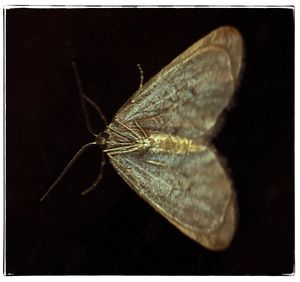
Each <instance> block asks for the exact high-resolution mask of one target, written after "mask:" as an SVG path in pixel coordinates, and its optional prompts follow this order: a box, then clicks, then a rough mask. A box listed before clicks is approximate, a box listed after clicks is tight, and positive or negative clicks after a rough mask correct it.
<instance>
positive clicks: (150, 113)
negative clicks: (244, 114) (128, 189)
mask: <svg viewBox="0 0 300 282" xmlns="http://www.w3.org/2000/svg"><path fill="white" fill-rule="evenodd" d="M242 54H243V42H242V38H241V36H240V34H239V32H238V31H237V30H236V29H234V28H232V27H221V28H219V29H216V30H215V31H213V32H212V33H210V34H208V35H207V36H206V37H204V38H203V39H201V40H199V41H198V42H196V43H195V44H194V45H192V46H191V47H190V48H188V49H187V50H186V51H185V52H183V53H182V54H181V55H180V56H178V57H177V58H176V59H175V60H173V61H172V62H171V63H170V64H169V65H168V66H166V67H165V68H164V69H162V70H161V71H160V72H159V73H158V74H157V75H156V76H154V77H153V78H152V79H151V80H149V81H148V82H147V83H146V84H145V85H144V86H143V88H142V89H141V90H139V91H137V92H136V93H135V94H134V95H133V96H132V97H131V98H130V99H129V101H128V102H127V103H126V104H125V105H124V106H123V107H122V108H121V109H120V110H119V111H118V113H117V114H116V115H115V118H114V119H116V120H120V121H122V122H123V123H124V122H130V121H132V120H135V121H138V122H139V124H140V125H141V126H142V127H143V128H144V129H145V130H152V131H162V129H163V131H165V132H168V133H170V134H175V135H177V136H182V137H187V138H191V139H197V138H201V137H202V136H203V135H208V134H209V133H210V132H211V130H212V129H213V127H214V125H215V124H216V122H217V119H218V117H219V116H220V114H221V113H222V112H223V110H224V109H225V108H226V107H227V106H228V104H229V102H230V100H231V98H232V95H233V92H234V89H235V88H236V86H237V84H238V81H239V74H240V70H241V65H242Z"/></svg>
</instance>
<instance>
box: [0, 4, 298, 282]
mask: <svg viewBox="0 0 300 282" xmlns="http://www.w3.org/2000/svg"><path fill="white" fill-rule="evenodd" d="M1 4H2V8H6V9H12V8H14V7H21V6H22V7H26V6H27V7H28V5H30V7H29V8H33V7H32V6H35V7H39V8H56V5H59V6H60V8H62V6H65V5H70V6H69V7H72V8H82V7H86V6H87V5H92V6H100V5H105V6H107V7H112V6H115V5H119V6H123V5H126V6H128V5H129V6H136V5H137V6H142V5H148V6H151V7H153V6H155V5H159V6H162V5H168V6H175V5H176V6H177V5H180V6H182V7H187V6H190V5H192V6H193V5H199V4H201V5H202V6H203V5H207V6H209V7H216V6H219V5H222V6H232V5H234V6H235V5H236V6H238V7H249V6H251V7H252V8H255V7H254V6H257V7H258V8H261V7H263V6H267V7H270V6H271V7H276V6H295V7H296V1H295V0H294V1H287V0H286V1H283V0H281V1H279V0H273V1H271V0H269V1H266V0H256V1H254V0H251V1H249V0H248V1H244V2H242V1H227V2H226V1H221V0H219V1H216V0H214V1H212V0H211V1H201V2H200V1H199V0H198V1H197V0H194V1H191V0H185V1H170V0H169V1H166V0H165V1H162V0H151V1H148V0H144V1H142V0H139V1H137V0H136V1H124V0H123V1H121V0H118V1H116V0H110V1H109V0H104V1H92V0H86V1H74V0H73V1H53V0H52V1H43V5H41V1H38V0H35V1H34V0H27V1H22V0H18V1H12V0H7V1H2V2H1ZM83 4H84V5H83ZM242 4H243V5H242ZM49 5H52V6H49ZM212 5H214V6H212ZM245 5H246V6H245ZM66 8H67V7H66ZM296 12H297V9H295V30H296V34H295V50H299V38H298V36H297V30H298V21H297V16H296ZM3 13H4V11H2V13H1V19H0V20H1V24H2V25H3ZM0 32H1V34H0V36H1V39H3V26H2V28H1V31H0ZM3 46H4V45H3V44H1V45H0V48H1V49H0V50H1V51H2V52H1V53H2V54H3ZM3 58H4V57H3V55H2V60H1V65H0V86H1V87H2V89H3V73H2V71H3ZM298 66H299V56H297V52H296V54H295V78H296V79H295V203H299V192H298V191H297V189H299V175H300V174H299V173H300V171H299V165H298V163H299V162H298V160H299V158H298V156H299V153H298V151H299V150H298V147H297V143H298V141H299V140H300V139H299V132H300V130H299V129H300V128H299V115H300V113H299V111H298V109H299V98H297V94H296V93H298V89H299V79H297V78H299V76H298V74H299V71H298ZM299 95H300V94H299ZM3 105H4V104H3V103H1V105H0V113H1V114H0V125H2V128H4V127H3V126H4V120H3V117H4V116H3V114H4V111H3V110H4V108H3ZM1 132H3V131H1ZM3 141H4V138H0V147H2V148H3V150H1V151H0V157H1V159H2V160H3V157H4V155H3V152H4V150H5V148H4V147H3V146H4V144H3ZM3 164H4V162H2V165H3ZM3 172H4V171H3V168H2V167H1V168H0V182H1V183H4V178H3ZM0 194H1V200H2V201H1V202H2V203H3V193H0ZM299 209H300V208H298V205H297V204H296V205H295V216H296V219H298V217H297V215H298V214H299ZM295 224H296V225H295V232H296V233H295V234H296V235H295V238H299V232H298V230H299V228H298V227H299V225H298V224H297V220H296V222H295ZM0 226H1V228H3V217H0ZM2 236H3V230H1V232H0V241H1V244H2V245H1V247H2V250H3V246H4V245H3V237H2ZM295 244H296V245H295V246H296V248H295V256H296V257H295V260H296V264H295V267H296V269H295V272H296V275H294V276H293V277H292V279H295V278H296V277H297V274H298V272H299V269H298V267H297V258H298V253H299V248H298V244H297V241H296V242H295ZM0 263H1V264H2V265H3V256H1V259H0ZM298 276H299V275H298ZM2 278H4V276H3V275H2V276H0V279H2ZM60 278H61V277H59V276H47V277H43V278H42V279H43V281H49V280H51V279H60ZM290 278H291V277H290ZM9 279H22V281H25V282H26V281H33V280H36V279H39V280H40V279H41V277H39V276H15V277H10V278H9ZM63 279H64V280H70V281H71V279H72V281H75V280H78V279H83V277H82V276H64V277H63ZM84 279H90V280H95V281H96V280H97V281H99V279H101V280H105V281H116V280H119V279H122V280H123V281H126V280H127V281H133V280H135V281H137V280H140V279H141V277H137V276H135V277H132V276H124V277H120V276H101V277H99V276H84ZM142 279H143V280H147V281H149V279H151V281H152V280H154V279H155V280H162V279H163V280H165V279H168V277H154V276H143V278H142ZM170 279H172V282H173V281H182V279H183V278H182V277H181V276H172V277H171V278H170ZM184 279H189V280H194V281H197V282H198V281H199V279H201V281H202V280H204V281H208V280H211V281H212V280H213V281H215V280H222V281H232V280H235V281H237V279H238V281H241V280H242V281H249V280H250V279H251V280H252V279H255V280H257V279H263V280H264V281H267V280H270V279H272V281H274V280H279V279H280V280H281V279H285V277H280V276H279V277H278V276H277V277H273V276H263V277H258V276H242V277H238V276H234V277H222V276H217V277H216V276H208V277H207V276H205V277H184ZM196 279H197V280H196ZM224 279H225V280H224Z"/></svg>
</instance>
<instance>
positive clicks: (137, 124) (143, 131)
mask: <svg viewBox="0 0 300 282" xmlns="http://www.w3.org/2000/svg"><path fill="white" fill-rule="evenodd" d="M133 122H134V123H135V125H136V127H138V129H139V130H140V131H141V132H142V133H143V135H144V137H145V138H148V135H147V133H146V132H145V130H144V129H143V128H142V127H141V125H140V124H139V123H138V122H137V121H135V120H134V121H133Z"/></svg>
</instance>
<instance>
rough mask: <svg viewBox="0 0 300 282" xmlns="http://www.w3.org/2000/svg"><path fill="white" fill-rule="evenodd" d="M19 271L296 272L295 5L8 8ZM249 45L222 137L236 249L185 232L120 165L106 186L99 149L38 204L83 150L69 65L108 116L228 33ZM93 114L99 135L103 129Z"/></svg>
mask: <svg viewBox="0 0 300 282" xmlns="http://www.w3.org/2000/svg"><path fill="white" fill-rule="evenodd" d="M6 15H7V17H6V32H7V33H6V63H7V71H6V74H7V83H6V90H7V94H6V99H7V143H6V146H7V147H6V149H7V159H6V161H7V163H6V166H7V174H6V176H7V179H6V180H7V186H6V188H7V189H6V216H7V222H6V243H5V244H6V273H8V274H16V275H20V274H170V275H172V274H194V275H195V274H271V275H273V274H282V273H291V272H293V265H294V169H293V168H294V157H293V156H294V141H293V140H294V139H293V137H294V134H293V132H294V120H293V117H294V21H293V10H292V9H274V8H273V9H196V8H192V9H124V8H123V9H59V10H58V9H10V10H7V11H6ZM228 24H229V25H233V26H235V27H237V28H238V29H239V30H240V31H241V33H242V34H243V36H244V40H245V48H246V57H245V61H246V64H245V69H244V75H243V79H242V81H241V85H240V89H239V91H238V94H237V96H236V100H235V107H234V108H233V109H232V111H231V112H230V113H229V114H228V116H227V120H226V123H225V125H224V127H223V130H222V131H221V133H220V134H219V136H218V137H217V139H216V140H215V144H216V145H217V147H218V149H219V151H220V152H221V154H222V155H223V156H225V158H226V159H227V161H228V164H229V166H230V168H231V174H232V178H233V181H234V184H235V189H236V191H237V196H238V204H239V210H240V222H239V225H238V229H237V233H236V236H235V238H234V240H233V242H232V244H231V246H230V248H228V249H227V250H226V251H223V252H211V251H208V250H206V249H204V248H202V247H201V246H199V245H198V244H196V243H195V242H193V241H192V240H190V239H188V238H187V237H185V236H184V235H182V234H181V233H180V232H179V231H178V230H177V229H176V228H175V227H173V226H172V225H171V224H169V223H168V222H167V220H165V219H164V218H163V217H162V216H160V215H159V214H157V213H156V212H155V211H154V210H153V209H152V208H151V207H150V206H149V205H148V204H147V203H145V202H144V201H143V200H142V199H141V198H139V197H138V196H137V195H136V194H135V193H134V192H133V191H132V190H131V189H130V188H129V187H128V186H127V185H126V184H125V182H124V181H123V180H122V179H121V177H119V176H118V174H117V172H116V171H115V170H114V169H113V168H112V166H111V165H109V164H108V165H107V166H106V167H105V176H104V179H103V181H102V182H101V184H100V186H99V187H98V188H97V189H96V190H95V191H93V192H91V193H89V194H88V195H86V196H81V195H80V192H81V191H83V190H84V189H85V188H87V187H88V186H89V184H90V183H91V182H92V181H93V180H94V178H95V177H96V175H97V173H98V169H99V163H100V152H99V150H98V148H91V149H90V150H88V152H86V153H85V154H84V155H83V156H82V157H81V158H80V160H79V161H78V162H77V163H76V165H74V167H73V168H72V169H71V170H70V172H69V173H68V175H67V176H66V177H65V178H64V179H63V181H62V182H61V183H60V185H59V186H57V187H56V190H54V191H53V192H52V193H51V194H50V195H49V197H48V198H46V200H45V201H43V202H39V199H40V197H41V196H42V195H43V193H44V192H45V191H46V190H47V188H49V186H50V185H51V183H52V182H53V181H54V180H55V178H56V177H57V176H58V174H59V173H60V172H61V171H62V169H63V168H64V166H65V165H66V163H67V162H68V161H69V160H70V159H71V158H72V156H73V155H74V154H75V152H76V151H77V150H78V149H79V148H80V147H81V146H82V145H83V144H85V143H87V142H89V141H90V140H93V138H92V136H90V134H89V133H88V132H87V130H86V127H85V123H84V119H83V115H82V110H81V106H80V100H79V96H78V88H77V85H76V81H75V79H74V72H73V69H72V65H71V62H72V61H76V63H77V66H78V69H79V72H80V77H81V80H82V83H83V87H84V90H85V92H86V93H87V94H88V96H89V97H91V98H92V99H93V100H94V101H96V102H97V104H98V105H100V107H101V108H102V110H103V111H104V113H105V115H106V116H107V118H108V120H111V119H112V117H113V115H114V113H116V111H117V110H118V109H119V108H120V106H122V104H123V103H124V102H125V101H126V100H127V99H128V98H129V97H130V95H131V94H132V93H133V92H134V91H135V90H136V89H137V88H138V85H139V72H138V69H137V66H136V64H137V63H140V64H141V65H142V67H143V70H144V73H145V80H148V79H149V78H150V77H151V76H153V75H154V74H155V73H157V72H158V71H159V70H160V69H161V68H162V67H163V66H165V65H166V64H168V63H169V62H170V61H171V60H172V59H173V58H175V57H176V56H177V55H178V54H180V53H181V52H182V51H184V50H185V49H186V48H187V47H188V46H190V45H191V44H192V43H194V42H195V41H197V40H198V39H199V38H201V37H203V36H204V35H206V34H207V33H208V32H210V31H212V30H213V29H215V28H217V27H219V26H222V25H228ZM90 112H91V118H92V120H93V127H94V128H97V130H98V131H100V130H103V129H104V125H103V124H102V122H101V121H99V119H98V117H97V116H96V115H94V113H93V111H92V110H90Z"/></svg>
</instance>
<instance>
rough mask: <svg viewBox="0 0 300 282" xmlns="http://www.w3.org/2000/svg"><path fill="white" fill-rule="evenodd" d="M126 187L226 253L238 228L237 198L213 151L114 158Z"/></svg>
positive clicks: (189, 233) (187, 231)
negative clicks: (235, 204)
mask: <svg viewBox="0 0 300 282" xmlns="http://www.w3.org/2000/svg"><path fill="white" fill-rule="evenodd" d="M109 157H110V160H111V163H112V164H113V166H114V167H115V169H116V170H117V172H118V173H119V174H120V175H121V176H122V177H123V178H124V180H125V181H126V182H127V183H128V185H129V186H130V187H131V188H132V189H133V190H135V191H136V192H137V193H138V194H139V195H140V196H141V197H142V198H144V199H145V200H146V201H147V202H148V203H149V204H150V205H152V206H153V207H154V208H155V209H156V210H157V211H158V212H159V213H161V214H162V215H163V216H165V217H166V218H167V219H168V220H169V221H170V222H171V223H173V224H174V225H175V226H177V227H178V228H179V229H180V230H181V231H182V232H183V233H185V234H186V235H187V236H189V237H191V238H192V239H194V240H196V241H197V242H199V243H200V244H202V245H204V246H206V247H207V248H209V249H213V250H218V249H224V248H226V247H227V246H228V244H229V243H230V241H231V239H232V237H233V234H234V230H235V221H236V218H235V206H234V203H235V196H234V192H233V190H232V187H231V181H230V178H229V177H228V176H227V174H226V171H225V170H224V168H223V166H222V165H221V162H220V161H219V159H218V156H217V154H216V153H215V150H214V149H213V147H210V148H207V149H205V150H203V151H202V152H199V153H195V154H192V155H171V154H165V153H162V154H150V153H148V152H147V153H141V152H134V153H130V154H119V155H117V154H116V155H110V154H109Z"/></svg>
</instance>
